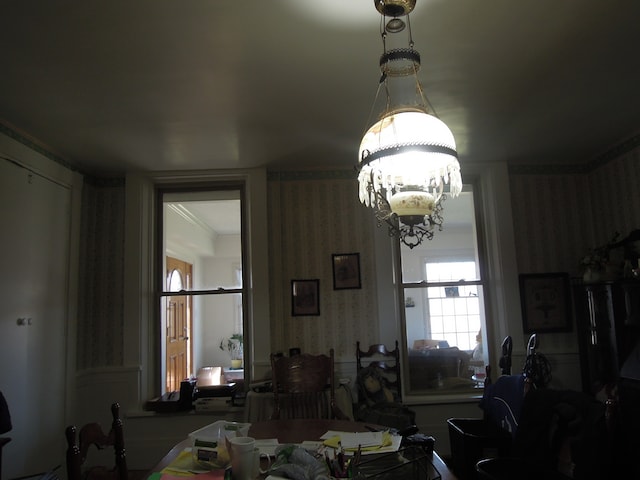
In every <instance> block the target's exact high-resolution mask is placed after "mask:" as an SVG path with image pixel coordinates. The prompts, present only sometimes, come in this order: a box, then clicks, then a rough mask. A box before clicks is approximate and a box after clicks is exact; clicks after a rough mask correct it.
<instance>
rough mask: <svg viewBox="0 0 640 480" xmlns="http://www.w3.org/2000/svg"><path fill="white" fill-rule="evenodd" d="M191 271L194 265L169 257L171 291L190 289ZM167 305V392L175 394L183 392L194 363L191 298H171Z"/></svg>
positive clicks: (168, 273) (168, 271)
mask: <svg viewBox="0 0 640 480" xmlns="http://www.w3.org/2000/svg"><path fill="white" fill-rule="evenodd" d="M191 270H192V266H191V265H190V264H188V263H186V262H183V261H181V260H177V259H175V258H171V257H167V276H166V278H167V290H169V291H180V290H183V289H184V290H189V289H190V288H191V285H190V282H191V273H192V272H191ZM166 305H167V312H166V314H167V333H166V351H167V358H166V362H167V363H166V364H167V377H166V389H167V390H166V391H167V392H174V391H178V390H180V382H181V381H182V380H184V379H185V378H187V377H188V375H189V366H190V364H191V338H190V336H191V297H190V296H187V295H178V296H171V297H167V302H166Z"/></svg>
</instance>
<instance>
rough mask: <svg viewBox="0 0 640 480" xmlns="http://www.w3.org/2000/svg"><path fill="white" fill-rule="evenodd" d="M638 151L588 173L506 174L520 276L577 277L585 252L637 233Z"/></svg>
mask: <svg viewBox="0 0 640 480" xmlns="http://www.w3.org/2000/svg"><path fill="white" fill-rule="evenodd" d="M639 182H640V147H635V148H634V149H632V150H630V151H628V152H625V153H623V154H621V156H619V157H617V158H615V159H613V160H610V161H608V162H607V163H605V164H603V165H598V166H596V167H595V168H594V169H593V170H590V171H588V172H577V173H573V174H571V173H561V174H547V175H542V174H537V173H536V174H514V173H511V174H510V189H511V203H512V211H513V225H514V235H515V243H516V247H517V260H518V270H519V272H520V273H543V272H556V271H558V272H569V273H570V274H571V275H572V276H578V275H579V274H580V270H579V261H580V258H581V257H582V256H583V255H585V254H586V253H587V251H588V250H589V249H590V248H592V247H595V246H597V245H601V244H604V243H606V242H607V241H608V240H609V239H611V238H612V237H613V235H614V233H615V232H619V233H620V235H621V237H620V238H623V237H625V236H626V235H627V234H628V233H629V232H630V231H632V230H635V229H638V228H640V192H639V191H638V185H640V183H639Z"/></svg>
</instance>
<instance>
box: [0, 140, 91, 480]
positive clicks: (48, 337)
mask: <svg viewBox="0 0 640 480" xmlns="http://www.w3.org/2000/svg"><path fill="white" fill-rule="evenodd" d="M81 185H82V182H81V178H80V177H79V176H77V175H74V174H73V173H72V172H69V171H68V170H66V169H64V168H62V167H60V166H59V165H56V164H52V163H51V162H50V161H49V160H48V159H46V158H44V157H42V156H41V155H39V154H37V153H35V152H34V151H33V150H31V149H28V148H25V147H24V146H22V145H20V144H18V143H17V142H15V141H14V140H12V139H9V138H8V137H6V136H5V135H3V134H0V205H2V208H1V209H0V223H1V224H2V226H3V235H2V248H1V249H0V251H1V259H0V265H2V267H0V273H1V275H0V302H1V303H2V305H3V308H2V312H1V313H0V390H2V392H3V394H4V396H5V397H6V399H7V403H8V405H9V409H10V414H11V419H12V424H13V430H12V431H10V432H9V433H8V434H7V436H10V437H11V438H12V441H11V442H10V443H9V444H7V445H6V446H5V447H4V449H3V472H2V473H3V475H4V476H5V477H6V478H10V477H16V476H20V475H25V474H33V473H37V472H40V471H45V470H49V469H51V468H53V467H54V466H56V465H58V464H60V463H62V461H63V459H64V451H65V442H64V428H65V425H66V418H67V416H66V408H67V403H66V398H67V387H68V386H70V385H72V384H73V379H71V378H70V376H69V375H68V371H67V370H68V368H67V362H71V361H73V360H75V358H74V353H75V348H74V338H75V337H74V335H73V330H74V325H73V324H72V322H71V321H70V319H73V318H74V315H75V305H76V302H75V293H76V292H75V290H76V278H77V245H78V238H77V232H78V228H79V227H78V225H77V222H78V219H79V208H78V207H79V196H80V190H81ZM16 206H18V208H16ZM20 319H22V320H20Z"/></svg>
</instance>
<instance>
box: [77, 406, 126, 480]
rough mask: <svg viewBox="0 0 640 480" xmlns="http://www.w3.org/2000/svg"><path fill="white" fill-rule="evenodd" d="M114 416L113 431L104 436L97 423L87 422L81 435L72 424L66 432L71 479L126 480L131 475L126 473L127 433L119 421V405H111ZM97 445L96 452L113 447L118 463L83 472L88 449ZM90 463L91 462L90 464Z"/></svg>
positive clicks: (94, 467)
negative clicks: (125, 442)
mask: <svg viewBox="0 0 640 480" xmlns="http://www.w3.org/2000/svg"><path fill="white" fill-rule="evenodd" d="M111 415H112V417H113V422H112V423H111V430H110V431H109V433H108V434H105V433H104V431H103V430H102V427H101V426H100V424H98V423H88V424H86V425H84V426H83V427H82V428H81V429H80V432H79V434H78V439H77V441H76V433H77V428H76V427H75V425H70V426H68V427H67V428H66V430H65V435H66V437H67V475H68V478H69V480H92V479H108V480H126V479H127V478H128V476H129V472H128V470H127V459H126V455H125V449H124V431H123V425H122V420H121V419H120V404H118V403H114V404H112V405H111ZM92 446H95V447H96V448H97V449H103V448H105V447H113V450H114V457H115V458H114V460H115V464H114V466H113V467H104V466H91V467H89V468H87V469H86V471H83V466H84V465H85V461H86V460H87V456H88V452H89V448H91V447H92ZM87 464H88V462H87Z"/></svg>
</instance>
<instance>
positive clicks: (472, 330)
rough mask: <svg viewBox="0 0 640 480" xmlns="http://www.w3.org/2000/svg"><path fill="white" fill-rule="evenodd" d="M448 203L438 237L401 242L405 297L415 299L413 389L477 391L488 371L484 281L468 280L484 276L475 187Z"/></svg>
mask: <svg viewBox="0 0 640 480" xmlns="http://www.w3.org/2000/svg"><path fill="white" fill-rule="evenodd" d="M454 202H455V210H454V208H453V205H454ZM446 207H447V208H445V211H444V222H445V224H444V227H443V230H442V231H441V232H440V231H437V232H436V233H435V236H434V238H433V240H425V242H423V244H422V245H420V246H417V247H415V248H413V249H410V248H408V247H404V246H402V247H401V261H402V281H403V283H404V284H405V290H404V291H405V298H406V297H411V302H409V303H410V304H413V305H410V308H409V307H408V308H407V309H405V312H406V314H405V327H406V332H407V346H408V348H409V351H408V364H409V382H408V385H409V390H410V392H411V393H444V392H447V393H452V392H454V391H457V392H464V391H472V390H473V389H475V388H478V387H479V386H481V383H479V382H478V381H477V379H478V377H477V374H479V373H481V372H484V363H485V355H484V351H483V350H484V349H483V348H482V342H481V341H480V342H478V339H479V338H481V336H480V334H481V331H482V330H483V329H484V304H483V297H482V285H481V284H473V285H470V284H469V283H467V282H481V281H482V279H481V276H480V267H479V265H480V262H479V258H478V252H479V249H478V247H477V238H476V228H475V215H474V207H473V192H472V191H471V190H469V191H467V192H463V194H462V195H461V196H460V197H458V198H456V199H452V200H451V201H447V204H446ZM418 283H420V285H416V284H418ZM433 283H439V284H440V285H429V284H433ZM443 284H444V285H443ZM423 285H424V286H423ZM414 307H415V308H414Z"/></svg>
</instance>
